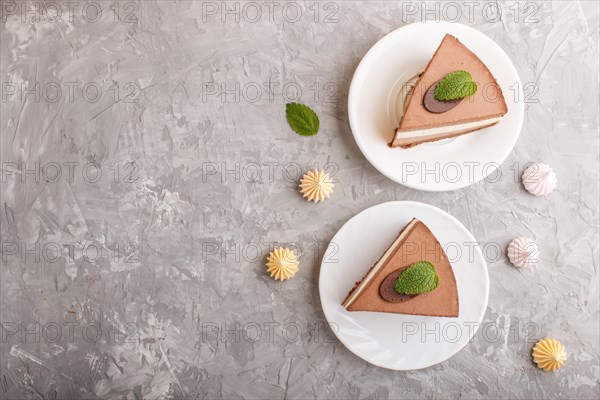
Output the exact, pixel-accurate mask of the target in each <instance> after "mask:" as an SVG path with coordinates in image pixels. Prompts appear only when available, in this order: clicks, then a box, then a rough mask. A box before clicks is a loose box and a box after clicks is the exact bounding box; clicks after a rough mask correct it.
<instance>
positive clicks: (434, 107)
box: [423, 79, 463, 114]
mask: <svg viewBox="0 0 600 400" xmlns="http://www.w3.org/2000/svg"><path fill="white" fill-rule="evenodd" d="M440 81H441V79H440V80H438V81H436V82H434V84H433V85H431V86H430V87H429V89H427V92H425V96H423V107H425V109H426V110H427V111H429V112H432V113H436V114H440V113H445V112H446V111H450V110H452V109H453V108H454V107H456V106H457V105H458V104H459V103H460V102H461V101H462V100H463V99H458V100H448V101H439V100H436V99H435V97H434V95H435V89H437V87H438V84H439V83H440Z"/></svg>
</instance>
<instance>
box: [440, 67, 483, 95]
mask: <svg viewBox="0 0 600 400" xmlns="http://www.w3.org/2000/svg"><path fill="white" fill-rule="evenodd" d="M475 92H477V83H475V82H473V78H472V77H471V74H470V73H468V72H467V71H454V72H450V73H449V74H448V75H446V76H444V77H443V78H442V80H441V81H440V83H439V84H438V86H437V88H436V89H435V93H434V95H433V98H434V99H436V100H439V101H448V100H459V99H463V98H465V97H468V96H472V95H474V94H475Z"/></svg>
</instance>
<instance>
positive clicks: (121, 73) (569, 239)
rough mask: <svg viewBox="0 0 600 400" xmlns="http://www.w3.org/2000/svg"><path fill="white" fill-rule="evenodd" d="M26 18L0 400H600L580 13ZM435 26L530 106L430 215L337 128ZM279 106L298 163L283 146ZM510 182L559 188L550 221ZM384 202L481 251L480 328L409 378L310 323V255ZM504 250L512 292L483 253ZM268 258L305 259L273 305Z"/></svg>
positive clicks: (123, 8) (213, 12)
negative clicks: (546, 350)
mask: <svg viewBox="0 0 600 400" xmlns="http://www.w3.org/2000/svg"><path fill="white" fill-rule="evenodd" d="M40 4H41V3H40V2H17V3H13V2H5V1H2V7H3V8H2V13H3V14H2V33H1V40H0V45H1V48H0V51H1V63H0V65H1V77H2V79H1V80H2V104H1V121H0V122H1V124H0V126H1V142H0V143H1V157H2V198H1V207H2V209H1V213H0V214H1V215H0V222H1V235H2V268H1V270H0V278H1V292H0V297H1V314H0V316H1V318H0V319H1V322H2V342H1V346H2V347H1V353H0V356H1V362H0V368H1V371H0V373H1V374H0V397H1V398H6V399H25V398H26V399H76V398H102V399H123V398H127V399H141V398H147V399H163V398H165V399H166V398H173V399H179V398H181V399H184V398H185V399H188V398H228V399H234V398H261V399H277V398H320V399H349V398H361V399H365V398H373V399H375V398H377V399H388V398H389V399H399V398H455V399H456V398H527V399H534V398H536V399H542V398H544V399H547V398H569V399H574V398H598V396H599V395H600V382H599V374H600V366H599V331H600V326H599V276H598V265H599V263H598V258H599V244H598V219H599V205H598V199H599V193H598V181H599V172H598V169H599V161H598V160H599V156H598V146H599V133H598V123H599V121H598V109H599V104H598V90H599V79H598V68H599V66H598V59H599V47H598V44H599V38H598V35H599V29H598V24H599V12H598V3H597V2H585V1H569V2H564V3H561V2H554V1H552V2H528V3H523V2H522V3H516V2H507V3H503V2H498V3H496V2H489V3H488V2H471V3H469V4H459V3H452V2H450V3H428V4H427V5H426V6H424V5H423V4H422V3H421V2H416V3H401V2H371V1H369V2H367V1H363V2H321V3H315V2H292V3H291V5H287V6H285V7H284V6H283V3H277V4H274V3H270V2H264V3H263V2H257V3H243V2H227V3H224V2H220V1H219V2H191V1H162V0H159V1H147V2H143V3H142V2H127V1H122V2H120V3H116V2H104V1H101V2H97V3H91V4H88V5H87V6H84V3H83V2H80V4H73V3H65V2H60V1H58V2H53V3H52V4H53V5H52V7H50V8H48V13H42V11H43V10H40V8H39V7H40ZM248 4H250V5H248ZM436 4H437V6H436ZM36 5H37V7H38V9H37V11H36V8H35V7H36ZM23 7H25V8H23ZM98 7H99V9H98ZM257 7H259V8H260V14H257V11H258V8H257ZM226 9H227V10H233V11H231V12H229V13H227V12H225V11H226ZM31 10H33V11H31ZM99 11H100V13H99ZM498 11H500V13H501V14H498ZM457 12H458V14H457ZM298 13H300V14H298ZM59 14H60V15H59ZM436 17H441V18H442V19H450V20H455V21H460V22H462V23H466V24H469V25H472V26H474V27H476V28H477V29H479V30H481V31H482V32H484V33H486V34H487V35H489V36H490V37H492V38H493V39H494V40H495V41H496V42H497V43H498V44H500V46H501V47H502V48H503V49H504V50H505V51H506V52H507V53H508V54H509V56H510V57H511V58H512V60H513V62H514V63H515V65H516V66H517V68H518V70H519V73H520V75H521V79H522V81H523V82H524V83H526V84H528V85H529V86H526V87H524V90H525V93H526V95H527V99H526V100H525V101H526V102H527V104H526V118H525V124H524V127H523V131H522V134H521V138H520V140H519V142H518V144H517V146H516V148H515V150H514V152H513V153H512V154H511V156H510V157H509V159H508V160H507V161H506V163H505V164H504V165H503V166H502V172H503V175H502V179H500V180H498V181H497V182H491V181H483V182H480V183H478V184H476V185H473V186H471V187H469V188H467V189H464V190H459V191H455V192H448V193H425V192H418V191H414V190H410V189H407V188H404V187H402V186H400V185H398V184H395V183H394V182H392V181H390V180H388V179H386V178H384V177H383V176H382V175H381V174H379V173H378V172H377V171H376V170H375V169H374V168H373V167H371V166H370V164H369V163H368V162H367V161H366V159H365V158H364V157H363V156H362V155H361V153H360V151H359V149H358V148H357V146H356V144H355V142H354V140H353V138H352V135H351V132H350V129H349V126H348V122H347V115H346V96H347V90H348V86H349V83H350V80H351V77H352V74H353V72H354V69H355V68H356V66H357V64H358V62H359V61H360V59H361V57H362V56H363V55H364V54H365V52H366V51H367V50H368V49H369V48H370V47H371V46H372V45H373V44H374V43H375V42H376V41H377V40H378V39H380V38H381V37H382V36H383V35H385V34H386V33H388V32H390V31H392V30H393V29H395V28H397V27H400V26H402V25H404V24H406V23H409V22H414V21H421V20H425V19H428V20H430V19H435V18H436ZM269 82H270V85H269V84H268V83H269ZM36 83H37V84H38V86H37V89H36V86H35V84H36ZM269 88H270V89H271V90H269ZM30 89H31V90H30ZM297 97H299V99H300V101H302V102H304V103H306V104H308V105H310V106H312V107H313V108H314V109H315V110H316V111H317V112H318V113H319V115H320V117H321V124H322V128H321V132H320V133H319V134H318V135H317V136H316V137H312V138H304V137H300V136H297V135H295V134H294V133H292V132H291V131H290V129H289V128H288V126H287V124H286V121H285V118H284V104H285V103H286V102H288V101H290V100H293V99H295V98H297ZM530 161H542V162H545V163H547V164H549V165H551V166H552V167H554V169H555V170H556V172H557V174H558V176H559V187H558V189H557V190H556V191H555V192H554V193H553V194H552V195H551V196H549V197H548V198H545V199H544V198H541V199H540V198H534V197H533V196H530V195H529V194H527V193H526V192H525V190H524V189H523V187H522V185H520V183H519V182H518V180H516V179H515V178H514V175H515V174H517V173H519V172H520V171H522V169H523V165H524V164H525V163H527V162H530ZM315 165H318V166H320V167H325V168H327V169H328V170H329V171H330V172H331V173H332V174H333V175H334V177H335V179H336V180H337V181H338V183H337V187H336V190H335V193H334V195H333V198H332V199H331V200H329V201H327V202H326V203H324V204H319V205H318V206H315V205H314V204H308V203H307V202H306V201H305V200H303V199H302V198H301V196H300V195H299V194H298V193H297V191H296V186H297V181H298V179H299V177H300V174H301V173H302V172H304V171H306V170H307V169H308V168H309V167H311V166H315ZM389 200H416V201H422V202H426V203H430V204H433V205H436V206H438V207H440V208H442V209H444V210H446V211H448V212H449V213H451V214H453V215H454V216H456V217H457V218H458V219H459V220H461V221H462V222H463V223H464V224H465V225H466V226H467V227H468V228H469V229H470V230H471V231H472V232H473V234H474V235H475V237H476V238H477V239H478V240H479V241H481V242H482V244H483V245H487V248H490V249H491V250H490V254H487V257H488V261H489V272H490V279H491V293H490V300H489V307H488V310H487V313H486V316H485V320H484V327H483V328H482V329H480V330H479V332H478V334H477V336H476V338H475V340H474V341H473V342H472V343H470V344H469V345H468V346H467V347H466V348H464V349H463V350H462V351H461V352H460V353H458V354H457V355H456V356H454V357H452V358H451V359H449V360H447V361H445V362H443V363H441V364H439V365H436V366H434V367H431V368H428V369H425V370H420V371H410V372H394V371H389V370H385V369H381V368H377V367H374V366H372V365H369V364H367V363H366V362H364V361H362V360H361V359H359V358H358V357H356V356H354V355H353V354H351V353H350V352H349V351H348V350H347V349H346V348H345V347H344V346H343V345H342V344H340V343H339V342H338V341H337V340H336V339H335V337H334V336H333V334H332V333H331V330H330V329H329V327H328V326H327V324H326V321H324V316H323V314H322V312H321V307H320V304H319V296H318V273H319V265H320V259H321V257H322V256H323V252H324V249H325V248H326V246H327V244H328V241H329V240H330V239H331V237H332V236H333V235H334V233H335V232H336V231H337V229H339V228H340V226H341V225H342V224H343V223H344V222H345V221H346V220H347V219H348V218H350V217H352V216H353V215H355V214H356V213H357V212H359V211H361V210H363V209H365V208H367V207H369V206H372V205H375V204H379V203H382V202H385V201H389ZM521 234H522V235H528V236H531V237H533V238H535V239H536V240H537V241H538V242H539V244H540V248H541V262H540V264H539V265H538V266H537V267H536V268H534V269H532V270H527V271H519V270H516V269H514V268H513V267H511V266H510V265H509V263H508V261H507V259H506V256H505V255H504V254H499V255H497V254H495V253H494V249H498V248H500V249H502V251H504V249H505V247H506V245H507V244H508V242H509V241H510V240H511V239H512V238H513V237H515V236H517V235H521ZM274 243H284V244H288V245H291V246H294V247H295V248H296V249H297V250H298V251H299V252H300V254H301V262H302V263H301V268H300V271H299V273H298V274H297V276H296V277H295V278H294V279H293V280H291V281H289V282H285V283H278V282H275V281H273V280H271V279H270V278H269V277H268V276H267V275H266V273H265V268H264V261H265V258H266V255H267V254H268V251H269V249H270V248H271V247H272V246H273V244H274ZM545 336H552V337H555V338H557V339H559V340H561V341H562V342H563V343H564V344H565V345H566V347H567V351H568V353H569V358H568V361H567V364H566V366H565V368H564V369H562V370H561V371H559V372H557V373H554V374H550V373H543V372H542V371H540V370H538V369H536V368H535V366H534V365H533V363H532V362H531V359H530V356H529V354H530V350H531V347H532V345H533V343H534V341H535V340H536V339H538V338H541V337H545Z"/></svg>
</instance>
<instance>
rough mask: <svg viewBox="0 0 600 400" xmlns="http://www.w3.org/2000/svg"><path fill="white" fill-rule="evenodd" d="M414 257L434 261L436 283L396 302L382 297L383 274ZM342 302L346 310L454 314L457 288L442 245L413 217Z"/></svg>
mask: <svg viewBox="0 0 600 400" xmlns="http://www.w3.org/2000/svg"><path fill="white" fill-rule="evenodd" d="M418 261H429V262H430V263H432V264H433V265H434V267H435V270H436V273H437V275H438V277H439V285H438V287H437V288H436V289H435V290H433V291H431V292H427V293H422V294H419V295H416V296H413V297H410V298H408V299H406V300H403V301H400V302H390V301H388V300H386V299H384V297H383V296H382V294H381V287H382V284H383V286H385V282H384V281H385V280H386V278H387V277H388V276H390V274H392V273H395V271H398V270H400V269H403V268H406V267H408V266H410V265H411V264H413V263H415V262H418ZM388 281H389V280H388ZM342 305H343V306H344V307H345V308H346V309H347V310H348V311H375V312H388V313H398V314H414V315H426V316H435V317H458V290H457V288H456V279H455V278H454V272H453V271H452V266H451V265H450V262H449V261H448V257H447V256H446V253H445V252H444V249H443V248H442V246H441V245H440V243H439V242H438V240H437V239H436V238H435V236H434V235H433V233H431V231H430V230H429V228H427V226H426V225H425V224H424V223H423V222H421V221H419V220H418V219H416V218H415V219H413V220H412V221H411V222H410V223H409V224H408V225H407V226H406V227H405V228H404V229H403V230H402V231H401V232H400V235H399V236H398V237H397V238H396V240H394V242H393V243H392V245H391V246H390V247H389V248H388V249H387V250H386V252H385V253H384V254H383V256H381V258H380V259H379V261H377V262H376V263H375V265H373V267H371V269H370V270H369V271H368V272H367V274H366V275H365V276H364V278H363V279H362V280H361V281H360V282H358V283H357V284H356V286H355V287H354V288H353V289H352V290H351V291H350V293H349V294H348V297H346V299H345V300H344V302H343V303H342Z"/></svg>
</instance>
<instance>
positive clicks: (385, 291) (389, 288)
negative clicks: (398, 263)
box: [379, 265, 418, 303]
mask: <svg viewBox="0 0 600 400" xmlns="http://www.w3.org/2000/svg"><path fill="white" fill-rule="evenodd" d="M408 267H410V265H407V266H406V267H404V268H400V269H397V270H395V271H394V272H392V273H391V274H389V275H388V276H387V277H386V278H385V279H384V280H383V281H382V282H381V285H380V286H379V295H380V296H381V297H382V298H383V299H384V300H385V301H389V302H390V303H401V302H403V301H406V300H410V299H412V298H413V297H415V296H418V295H414V296H411V295H408V294H401V293H398V292H396V289H394V286H395V285H396V280H398V277H399V276H400V274H401V273H402V272H404V270H405V269H407V268H408Z"/></svg>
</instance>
